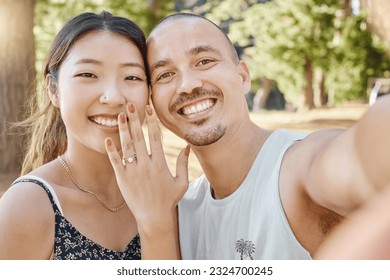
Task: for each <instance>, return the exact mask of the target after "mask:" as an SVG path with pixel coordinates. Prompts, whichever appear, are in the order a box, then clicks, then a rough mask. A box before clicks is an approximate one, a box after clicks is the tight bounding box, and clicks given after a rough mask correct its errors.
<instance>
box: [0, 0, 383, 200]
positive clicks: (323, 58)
mask: <svg viewBox="0 0 390 280" xmlns="http://www.w3.org/2000/svg"><path fill="white" fill-rule="evenodd" d="M102 10H107V11H109V12H111V13H113V14H114V15H119V16H124V17H128V18H130V19H132V20H134V21H135V22H137V23H138V24H139V25H140V26H141V27H142V28H143V30H144V31H145V33H146V35H148V34H149V32H150V30H151V29H152V27H153V26H154V24H155V23H156V22H158V21H159V20H160V19H161V18H163V17H165V16H166V15H169V14H171V13H173V12H177V11H185V12H191V13H196V14H200V15H203V16H205V17H207V18H209V19H211V20H213V21H214V22H216V23H217V24H218V25H219V26H220V27H221V28H222V29H224V30H225V31H226V32H227V33H228V35H229V37H230V38H231V40H232V41H233V43H234V44H235V47H236V50H237V52H238V53H239V55H240V58H241V59H243V60H245V61H246V62H247V63H248V65H249V67H250V70H251V78H252V89H251V91H250V92H249V93H248V94H247V101H248V108H249V110H250V111H251V118H252V119H253V121H254V122H255V123H257V124H258V125H260V126H262V127H264V128H268V129H277V128H286V129H298V130H305V131H313V130H316V129H321V128H327V127H337V128H348V127H351V126H352V125H353V124H354V123H355V122H356V120H357V119H359V118H360V117H361V115H362V114H364V112H365V111H366V110H367V108H368V106H369V105H368V97H369V93H370V91H371V89H372V87H373V85H374V83H375V81H376V79H378V78H381V79H383V78H390V59H389V57H390V48H389V43H388V42H390V19H388V18H389V16H388V15H389V14H390V0H218V1H217V0H187V1H186V0H176V1H174V0H160V1H159V0H127V1H126V0H85V1H82V0H67V1H66V0H35V1H34V0H0V129H1V130H0V196H1V194H2V193H3V192H4V191H5V190H6V188H8V186H9V184H10V183H11V182H12V181H13V180H14V179H15V178H16V177H18V175H19V172H20V167H21V162H22V159H23V151H22V144H23V141H24V139H23V137H21V136H20V135H18V131H14V130H13V131H10V130H9V129H8V128H9V124H10V123H13V122H15V121H18V120H22V119H23V118H24V117H25V112H26V100H27V99H28V97H29V96H30V95H32V94H35V92H42V82H43V81H44V79H43V77H42V67H43V60H44V58H45V54H46V53H47V50H48V48H49V46H50V43H51V41H52V40H53V38H54V35H55V34H56V33H57V32H58V30H59V29H60V28H61V26H62V25H63V24H64V23H65V22H66V21H67V20H68V19H69V18H71V17H73V16H75V15H76V14H79V13H81V12H86V11H91V12H101V11H102ZM177 28H180V26H177ZM172 32H174V30H172ZM173 43H174V42H173ZM113 51H115V50H113ZM162 131H163V141H164V149H165V152H166V155H167V160H168V163H169V166H170V168H171V170H172V171H173V170H175V169H174V165H175V161H176V157H177V155H178V153H179V151H180V149H182V148H183V147H185V142H184V141H183V140H181V139H179V138H177V137H176V136H175V135H173V134H172V133H170V132H169V131H167V130H166V129H164V128H163V127H162ZM243 137H244V136H243ZM232 156H234V155H232ZM228 160H230V159H227V164H228ZM221 168H222V167H221ZM189 171H190V179H193V178H195V177H197V176H198V175H199V174H201V169H200V166H199V164H198V162H197V161H196V159H195V157H194V156H193V155H191V156H190V167H189Z"/></svg>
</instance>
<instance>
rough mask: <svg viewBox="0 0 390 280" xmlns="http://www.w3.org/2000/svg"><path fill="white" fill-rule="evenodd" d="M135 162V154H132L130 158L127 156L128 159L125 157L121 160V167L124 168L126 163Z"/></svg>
mask: <svg viewBox="0 0 390 280" xmlns="http://www.w3.org/2000/svg"><path fill="white" fill-rule="evenodd" d="M136 161H137V155H136V154H134V155H132V156H129V157H128V158H126V157H123V158H122V164H123V166H126V163H133V162H136Z"/></svg>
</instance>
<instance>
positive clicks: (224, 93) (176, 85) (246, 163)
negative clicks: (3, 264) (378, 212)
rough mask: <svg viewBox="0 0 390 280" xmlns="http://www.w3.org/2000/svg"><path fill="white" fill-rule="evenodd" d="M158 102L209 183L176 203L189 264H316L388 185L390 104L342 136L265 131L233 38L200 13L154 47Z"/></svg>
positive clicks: (174, 23)
mask: <svg viewBox="0 0 390 280" xmlns="http://www.w3.org/2000/svg"><path fill="white" fill-rule="evenodd" d="M148 62H149V67H150V74H151V86H152V101H153V104H154V107H155V110H156V112H157V114H158V116H159V118H160V120H161V122H162V124H163V125H164V126H166V127H167V128H168V129H170V130H171V131H173V132H174V133H175V134H176V135H178V136H179V137H181V138H183V139H185V140H186V141H187V142H188V143H189V144H190V146H191V149H192V150H193V152H194V153H195V155H196V156H197V158H198V160H199V162H200V164H201V166H202V168H203V171H204V176H201V177H200V178H198V179H197V180H195V181H194V182H192V183H191V185H190V188H189V190H188V191H187V193H186V195H185V196H184V198H183V199H182V201H181V203H180V204H179V226H180V244H181V253H182V257H183V259H310V258H311V257H312V256H313V255H314V253H315V252H316V250H317V249H318V248H319V246H320V245H321V244H322V243H323V241H324V239H325V238H326V237H327V235H328V233H329V232H330V231H331V230H332V229H333V227H334V226H335V225H337V224H338V223H339V222H340V221H341V220H342V218H341V217H342V216H348V215H349V214H350V213H351V212H352V211H354V210H355V209H357V208H358V207H359V206H360V205H362V204H363V203H365V202H366V201H368V200H369V199H370V198H371V197H373V196H374V194H376V193H377V192H380V191H382V187H383V186H385V185H386V184H388V183H389V182H390V172H388V171H389V170H390V160H389V159H390V149H388V148H386V147H388V143H390V129H389V126H388V123H389V120H390V112H389V110H388V109H387V108H389V106H390V98H386V97H384V98H383V99H382V100H381V102H378V104H376V105H375V106H373V107H372V109H370V110H369V112H368V113H367V114H366V115H365V116H364V117H363V118H362V119H361V120H360V121H359V122H358V124H357V125H356V126H355V127H353V128H351V129H349V130H346V131H343V130H323V131H318V132H315V133H312V134H310V135H307V136H306V135H305V134H303V133H298V132H291V131H284V130H277V131H269V130H265V129H263V128H261V127H258V126H256V125H255V124H254V123H253V122H252V121H251V120H250V118H249V113H248V110H247V105H246V101H245V97H244V95H245V94H246V93H247V92H248V91H249V89H250V75H249V71H248V68H247V66H246V64H245V63H244V62H243V61H240V60H239V59H238V57H237V54H236V52H235V50H234V48H233V46H232V44H231V42H230V41H229V39H228V37H227V36H226V35H225V34H224V33H223V32H222V31H221V30H220V29H219V28H218V27H217V26H216V25H215V24H213V23H212V22H210V21H208V20H206V19H204V18H202V17H199V16H195V15H190V14H176V15H172V16H169V17H167V18H165V19H164V20H163V21H161V22H160V23H159V24H158V25H157V26H156V27H155V28H154V29H153V31H152V32H151V34H150V36H149V39H148Z"/></svg>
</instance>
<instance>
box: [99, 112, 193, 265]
mask: <svg viewBox="0 0 390 280" xmlns="http://www.w3.org/2000/svg"><path fill="white" fill-rule="evenodd" d="M145 111H146V114H145V115H146V122H147V125H148V135H149V142H150V151H151V154H150V155H149V153H148V150H147V147H146V143H145V138H144V135H143V131H142V126H141V123H140V121H139V117H138V112H137V110H136V108H135V106H134V105H133V104H128V106H127V114H128V118H129V121H128V122H127V118H126V115H125V114H124V113H121V114H119V116H118V121H119V135H120V139H121V146H122V154H123V157H121V156H120V154H119V152H118V151H117V150H116V148H115V145H114V144H113V142H112V140H111V139H110V138H107V139H106V150H107V153H108V156H109V158H110V161H111V164H112V166H113V168H114V171H115V175H116V179H117V182H118V185H119V188H120V190H121V192H122V195H123V196H124V199H125V201H126V203H127V205H128V206H129V208H130V210H131V211H132V213H133V215H134V217H135V219H136V221H137V225H138V230H139V233H140V235H141V242H142V251H143V252H144V249H145V246H146V245H145V243H144V242H143V241H145V240H149V241H150V242H149V241H148V244H152V242H157V241H159V242H160V243H161V242H163V240H161V241H160V240H157V239H161V238H163V236H164V234H166V235H167V237H168V239H169V236H172V237H174V240H175V242H176V243H177V213H176V211H177V210H176V206H177V204H178V202H179V200H180V199H181V198H182V197H183V195H184V193H185V192H186V190H187V188H188V156H189V152H190V150H189V146H187V147H186V148H185V149H183V150H182V151H181V152H180V154H179V156H178V159H177V165H176V176H173V175H172V174H171V172H170V170H169V168H168V165H167V162H166V159H165V155H164V151H163V147H162V143H161V132H160V128H159V125H158V121H157V116H156V114H155V112H154V110H153V109H152V108H151V107H150V106H147V107H146V109H145ZM156 237H158V238H157V239H155V238H156ZM142 239H143V240H142ZM169 243H170V242H168V244H167V245H169ZM144 245H145V246H144ZM171 245H172V243H171ZM176 245H177V244H176ZM147 248H148V246H147ZM151 249H152V248H151ZM154 249H156V248H154ZM160 249H161V248H160ZM176 249H177V248H176ZM167 257H168V258H172V256H170V257H169V256H167ZM152 258H159V257H155V256H154V257H152Z"/></svg>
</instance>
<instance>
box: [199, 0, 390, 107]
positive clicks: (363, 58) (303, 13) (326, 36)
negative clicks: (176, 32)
mask: <svg viewBox="0 0 390 280" xmlns="http://www.w3.org/2000/svg"><path fill="white" fill-rule="evenodd" d="M198 10H199V11H201V12H203V13H205V14H206V16H207V17H208V18H210V19H212V20H214V21H216V22H217V23H220V24H221V27H225V28H226V29H227V30H228V31H229V37H230V38H231V39H232V40H233V42H235V43H237V44H238V45H241V46H249V47H247V48H246V49H245V51H244V56H243V57H244V59H245V60H247V62H248V64H249V67H250V69H251V73H252V75H253V77H254V78H255V79H257V78H258V77H260V76H266V77H267V78H268V79H272V80H275V81H276V82H277V85H278V87H279V88H280V89H281V90H282V92H284V94H285V97H286V99H287V100H288V101H290V102H291V103H293V104H295V105H297V106H299V107H302V106H303V107H305V108H308V109H311V108H314V107H315V103H316V102H315V99H314V97H315V95H314V91H317V92H319V97H318V99H319V101H318V103H319V104H321V105H325V104H327V102H328V97H327V95H326V92H328V91H329V92H330V93H331V95H330V101H331V102H333V100H335V101H341V100H345V99H356V98H360V99H362V98H365V97H366V90H365V89H366V88H367V81H368V78H369V77H372V76H382V75H384V72H385V71H386V70H388V69H389V65H390V64H389V59H388V58H387V57H386V56H385V49H384V45H382V44H381V43H380V41H379V39H378V38H377V37H376V36H375V34H372V33H371V32H370V31H369V30H368V29H367V28H366V26H367V25H366V16H365V15H364V14H360V15H358V16H355V15H352V14H351V9H350V1H349V0H325V1H323V0H273V1H259V0H225V1H216V0H211V1H207V3H206V4H204V5H203V6H202V8H201V9H198ZM227 24H229V27H226V25H227ZM302 97H303V98H302ZM302 99H303V101H302Z"/></svg>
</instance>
